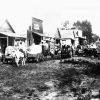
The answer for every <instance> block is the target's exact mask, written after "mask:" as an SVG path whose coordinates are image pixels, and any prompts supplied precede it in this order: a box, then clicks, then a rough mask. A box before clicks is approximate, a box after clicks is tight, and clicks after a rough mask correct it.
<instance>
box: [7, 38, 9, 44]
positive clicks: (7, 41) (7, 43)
mask: <svg viewBox="0 0 100 100" xmlns="http://www.w3.org/2000/svg"><path fill="white" fill-rule="evenodd" d="M8 45H9V39H8V37H7V46H8Z"/></svg>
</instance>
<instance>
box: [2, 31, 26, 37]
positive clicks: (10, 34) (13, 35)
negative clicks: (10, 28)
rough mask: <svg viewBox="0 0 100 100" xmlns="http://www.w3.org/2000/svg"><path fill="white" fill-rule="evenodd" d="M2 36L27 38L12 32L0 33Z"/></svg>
mask: <svg viewBox="0 0 100 100" xmlns="http://www.w3.org/2000/svg"><path fill="white" fill-rule="evenodd" d="M0 34H3V35H5V36H9V37H14V38H25V37H22V36H20V35H19V34H16V33H10V32H0Z"/></svg>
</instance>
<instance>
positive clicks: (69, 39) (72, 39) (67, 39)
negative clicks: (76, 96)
mask: <svg viewBox="0 0 100 100" xmlns="http://www.w3.org/2000/svg"><path fill="white" fill-rule="evenodd" d="M55 39H56V42H60V43H61V44H62V45H64V44H65V45H73V46H75V47H76V46H77V45H82V44H83V40H84V37H83V34H82V31H81V30H78V29H65V30H62V29H59V28H57V32H56V34H55Z"/></svg>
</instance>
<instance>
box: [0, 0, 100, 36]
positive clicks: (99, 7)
mask: <svg viewBox="0 0 100 100" xmlns="http://www.w3.org/2000/svg"><path fill="white" fill-rule="evenodd" d="M99 12H100V0H0V24H1V23H3V21H4V20H5V19H8V21H9V22H10V24H11V25H12V27H13V28H14V30H15V31H16V33H17V34H26V33H27V29H28V27H29V25H31V24H32V17H35V18H39V19H41V20H43V30H44V33H48V34H49V35H54V34H55V32H56V28H57V27H60V26H61V25H62V24H63V22H64V21H66V20H67V21H69V22H70V23H73V22H76V21H77V20H79V21H83V20H88V21H89V22H90V23H91V25H92V30H93V33H94V34H97V35H99V36H100V33H99V30H100V28H99V27H100V25H99V23H100V13H99Z"/></svg>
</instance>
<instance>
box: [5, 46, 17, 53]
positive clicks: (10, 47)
mask: <svg viewBox="0 0 100 100" xmlns="http://www.w3.org/2000/svg"><path fill="white" fill-rule="evenodd" d="M15 51H16V48H15V47H14V46H8V47H7V48H6V50H5V55H12V54H13V52H15Z"/></svg>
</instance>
